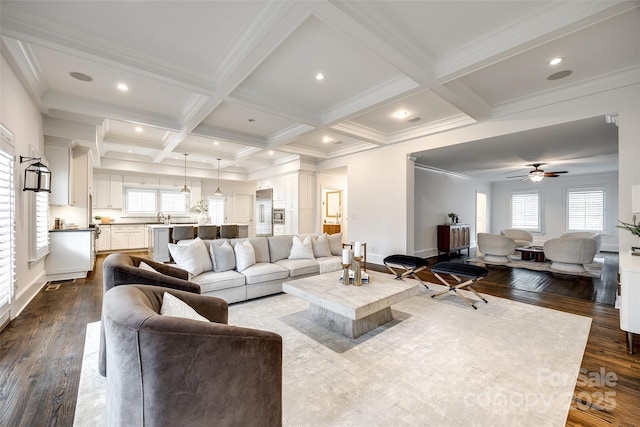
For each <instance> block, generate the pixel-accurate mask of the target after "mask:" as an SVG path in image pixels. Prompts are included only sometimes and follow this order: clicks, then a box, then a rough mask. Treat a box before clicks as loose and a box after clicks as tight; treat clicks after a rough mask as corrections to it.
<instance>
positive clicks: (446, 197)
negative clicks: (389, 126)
mask: <svg viewBox="0 0 640 427" xmlns="http://www.w3.org/2000/svg"><path fill="white" fill-rule="evenodd" d="M414 187H415V188H414V194H415V198H414V205H415V221H414V222H415V252H414V254H415V255H416V256H420V257H428V256H434V255H437V254H438V238H437V237H438V236H437V226H438V225H439V224H445V223H446V220H447V214H448V213H449V212H455V213H456V214H458V218H459V220H460V222H461V223H464V224H469V225H470V226H471V246H472V247H473V246H475V241H476V193H478V192H482V193H485V194H487V199H488V200H490V197H491V186H490V184H489V183H486V182H482V181H477V180H471V179H466V178H461V177H456V176H452V175H448V174H443V173H439V172H434V171H429V170H426V169H424V168H420V167H417V168H415V183H414ZM489 217H490V214H489Z"/></svg>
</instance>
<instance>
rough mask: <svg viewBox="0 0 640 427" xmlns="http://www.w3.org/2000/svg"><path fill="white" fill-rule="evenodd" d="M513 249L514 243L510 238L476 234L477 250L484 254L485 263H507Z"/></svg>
mask: <svg viewBox="0 0 640 427" xmlns="http://www.w3.org/2000/svg"><path fill="white" fill-rule="evenodd" d="M515 248H516V243H515V242H514V241H513V239H512V238H510V237H506V236H502V235H500V234H490V233H478V250H479V251H480V252H482V253H483V254H484V257H483V258H484V260H485V261H488V262H503V263H507V262H509V255H511V254H512V253H513V251H514V249H515Z"/></svg>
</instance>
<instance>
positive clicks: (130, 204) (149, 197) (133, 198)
mask: <svg viewBox="0 0 640 427" xmlns="http://www.w3.org/2000/svg"><path fill="white" fill-rule="evenodd" d="M125 202H126V204H127V206H126V209H127V213H134V214H148V215H155V213H156V191H155V190H138V189H132V188H128V189H127V190H126V198H125Z"/></svg>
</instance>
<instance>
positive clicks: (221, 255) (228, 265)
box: [211, 240, 236, 273]
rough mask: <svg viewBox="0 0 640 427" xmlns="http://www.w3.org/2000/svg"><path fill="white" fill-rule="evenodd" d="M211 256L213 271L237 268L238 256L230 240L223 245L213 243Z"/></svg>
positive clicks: (218, 271)
mask: <svg viewBox="0 0 640 427" xmlns="http://www.w3.org/2000/svg"><path fill="white" fill-rule="evenodd" d="M211 256H212V258H213V271H215V272H216V273H220V272H221V271H229V270H233V269H234V268H236V257H235V255H234V253H233V248H232V247H231V245H230V244H229V241H228V240H225V241H224V242H222V244H221V245H217V244H215V243H211Z"/></svg>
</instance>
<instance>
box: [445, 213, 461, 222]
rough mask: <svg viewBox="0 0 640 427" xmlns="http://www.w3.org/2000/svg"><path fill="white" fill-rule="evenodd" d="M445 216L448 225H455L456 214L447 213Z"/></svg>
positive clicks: (456, 220)
mask: <svg viewBox="0 0 640 427" xmlns="http://www.w3.org/2000/svg"><path fill="white" fill-rule="evenodd" d="M447 216H448V217H449V224H455V223H456V222H458V215H457V214H456V213H454V212H449V213H448V214H447Z"/></svg>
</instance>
